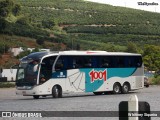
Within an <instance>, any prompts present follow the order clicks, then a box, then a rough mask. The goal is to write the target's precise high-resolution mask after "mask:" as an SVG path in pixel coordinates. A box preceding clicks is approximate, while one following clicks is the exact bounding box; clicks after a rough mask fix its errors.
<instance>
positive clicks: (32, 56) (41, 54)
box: [20, 50, 141, 61]
mask: <svg viewBox="0 0 160 120" xmlns="http://www.w3.org/2000/svg"><path fill="white" fill-rule="evenodd" d="M54 55H86V56H87V55H88V56H90V55H108V56H110V55H115V56H141V54H136V53H125V52H106V51H73V50H70V51H53V52H35V53H31V54H29V55H28V56H25V57H23V58H22V59H20V61H26V60H39V59H41V58H42V57H44V56H54Z"/></svg>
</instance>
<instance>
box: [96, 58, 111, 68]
mask: <svg viewBox="0 0 160 120" xmlns="http://www.w3.org/2000/svg"><path fill="white" fill-rule="evenodd" d="M99 60H100V67H102V68H109V67H112V66H111V60H112V58H111V57H108V56H105V57H100V58H99Z"/></svg>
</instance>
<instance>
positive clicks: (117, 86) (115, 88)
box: [113, 83, 121, 94]
mask: <svg viewBox="0 0 160 120" xmlns="http://www.w3.org/2000/svg"><path fill="white" fill-rule="evenodd" d="M119 93H121V85H120V84H119V83H114V85H113V94H119Z"/></svg>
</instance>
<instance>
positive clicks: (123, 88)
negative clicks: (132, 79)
mask: <svg viewBox="0 0 160 120" xmlns="http://www.w3.org/2000/svg"><path fill="white" fill-rule="evenodd" d="M129 89H130V86H129V83H124V84H123V86H122V93H123V94H127V93H128V92H129Z"/></svg>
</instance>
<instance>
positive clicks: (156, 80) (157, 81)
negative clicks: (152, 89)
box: [151, 76, 160, 85]
mask: <svg viewBox="0 0 160 120" xmlns="http://www.w3.org/2000/svg"><path fill="white" fill-rule="evenodd" d="M151 84H152V85H160V76H156V77H154V78H153V79H152V81H151Z"/></svg>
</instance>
